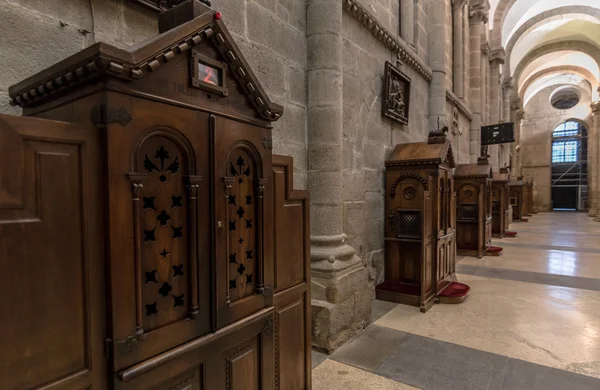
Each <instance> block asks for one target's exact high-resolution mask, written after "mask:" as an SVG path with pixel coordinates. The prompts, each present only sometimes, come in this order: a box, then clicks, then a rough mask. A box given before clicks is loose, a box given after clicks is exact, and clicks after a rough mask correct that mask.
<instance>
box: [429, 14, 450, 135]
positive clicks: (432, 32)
mask: <svg viewBox="0 0 600 390" xmlns="http://www.w3.org/2000/svg"><path fill="white" fill-rule="evenodd" d="M427 17H428V18H429V64H430V66H431V70H432V71H433V75H432V78H431V83H430V84H429V129H430V130H433V129H436V128H437V126H438V120H439V124H440V128H441V127H443V126H446V125H449V124H447V123H446V89H447V85H446V66H447V61H448V58H447V57H446V10H445V8H444V7H443V6H437V5H433V4H430V8H429V9H428V12H427ZM448 127H450V126H448Z"/></svg>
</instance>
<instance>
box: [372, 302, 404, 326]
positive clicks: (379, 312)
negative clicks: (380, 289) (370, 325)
mask: <svg viewBox="0 0 600 390" xmlns="http://www.w3.org/2000/svg"><path fill="white" fill-rule="evenodd" d="M396 306H398V304H397V303H395V302H387V301H380V300H378V299H375V300H374V301H373V306H372V309H371V322H375V321H377V320H378V319H380V318H381V317H383V316H384V315H386V314H387V313H388V312H389V311H390V310H392V309H393V308H395V307H396Z"/></svg>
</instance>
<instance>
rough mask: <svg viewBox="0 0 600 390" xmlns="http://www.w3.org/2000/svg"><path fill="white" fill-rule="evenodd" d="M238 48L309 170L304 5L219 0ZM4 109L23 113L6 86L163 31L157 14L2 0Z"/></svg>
mask: <svg viewBox="0 0 600 390" xmlns="http://www.w3.org/2000/svg"><path fill="white" fill-rule="evenodd" d="M213 8H214V9H216V10H219V11H221V13H222V14H223V17H224V20H225V22H226V23H227V26H228V28H229V29H230V30H231V31H232V33H233V35H234V38H235V39H236V41H237V43H238V45H239V46H240V49H241V50H242V51H243V52H244V54H245V56H246V58H247V60H248V62H249V63H250V66H252V68H253V69H254V71H255V73H256V75H257V77H258V78H259V80H260V82H261V83H262V85H263V86H264V87H265V90H266V91H267V93H268V94H269V96H270V97H271V99H272V100H273V101H275V102H277V103H279V104H282V105H283V106H284V112H285V115H284V116H283V117H282V118H281V119H280V120H279V121H278V122H276V123H275V127H274V129H273V149H274V152H275V153H278V154H283V155H289V156H293V157H294V171H295V172H294V179H295V185H296V186H297V187H298V188H306V187H307V177H306V164H307V162H306V99H307V98H306V7H305V6H304V4H303V3H302V4H301V6H299V3H298V2H297V1H296V0H247V1H240V0H219V1H216V2H214V7H213ZM0 20H1V21H2V23H1V24H0V36H1V37H2V39H0V53H2V56H0V68H1V69H3V71H2V72H1V73H0V113H9V114H15V115H19V114H20V113H21V110H20V109H17V108H14V107H11V106H10V105H9V104H8V88H9V87H10V86H11V85H13V84H15V83H17V82H19V81H21V80H23V79H24V78H26V77H28V76H31V75H32V74H35V73H36V72H38V71H41V70H43V69H45V68H46V67H48V66H50V65H52V64H54V63H56V62H59V61H60V60H62V59H64V58H66V57H68V56H70V55H72V54H74V53H76V52H78V51H80V50H81V49H83V48H85V47H87V46H89V45H92V44H93V43H95V42H106V43H110V44H112V45H115V46H117V47H126V46H128V45H132V44H135V43H137V42H140V41H143V40H144V39H146V38H148V37H151V36H153V35H155V34H157V33H158V23H157V14H156V13H155V12H153V11H151V10H148V9H147V8H145V7H142V6H139V5H137V4H134V3H133V2H130V1H126V0H91V1H90V0H0Z"/></svg>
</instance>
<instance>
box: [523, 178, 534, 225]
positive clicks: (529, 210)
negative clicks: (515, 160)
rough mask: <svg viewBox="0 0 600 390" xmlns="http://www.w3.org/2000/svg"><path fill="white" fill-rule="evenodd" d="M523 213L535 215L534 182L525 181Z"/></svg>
mask: <svg viewBox="0 0 600 390" xmlns="http://www.w3.org/2000/svg"><path fill="white" fill-rule="evenodd" d="M523 215H525V216H526V217H531V216H532V215H533V182H530V181H525V182H523Z"/></svg>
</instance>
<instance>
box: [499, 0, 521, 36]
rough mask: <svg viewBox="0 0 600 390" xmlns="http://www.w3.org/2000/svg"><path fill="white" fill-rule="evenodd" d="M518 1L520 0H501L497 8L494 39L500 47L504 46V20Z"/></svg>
mask: <svg viewBox="0 0 600 390" xmlns="http://www.w3.org/2000/svg"><path fill="white" fill-rule="evenodd" d="M517 1H518V0H500V2H499V3H498V5H497V6H496V12H494V30H493V38H494V41H497V42H498V46H501V45H502V24H504V18H505V17H506V14H507V13H508V11H509V10H510V8H511V7H512V6H513V5H514V4H515V3H516V2H517Z"/></svg>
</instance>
